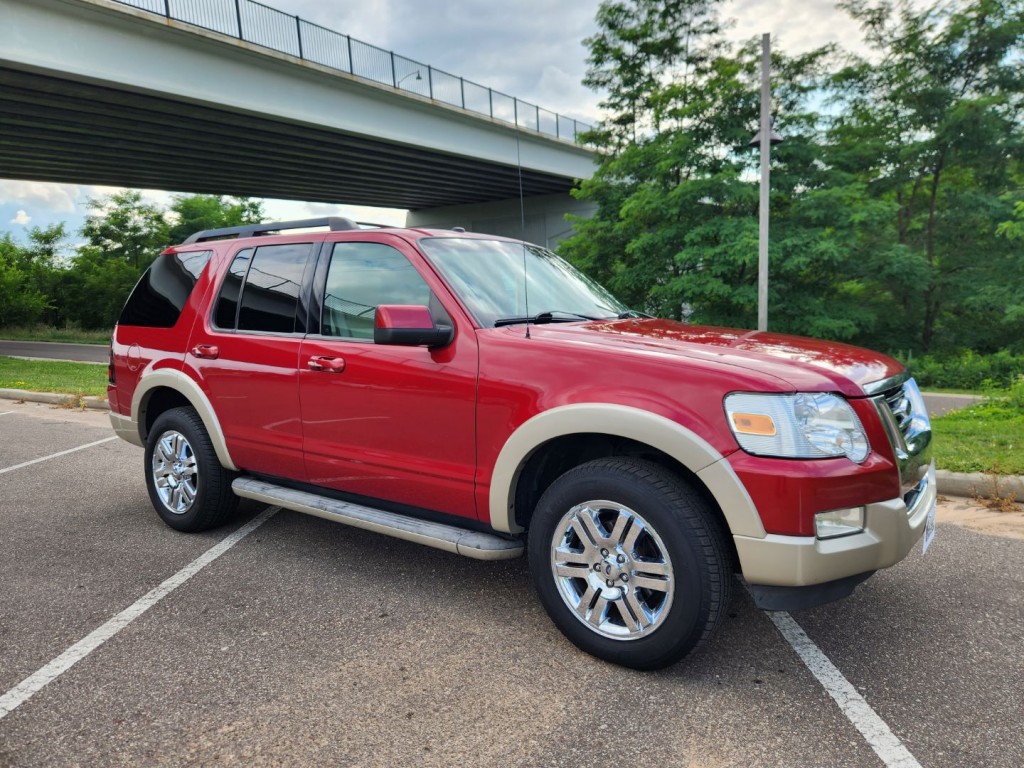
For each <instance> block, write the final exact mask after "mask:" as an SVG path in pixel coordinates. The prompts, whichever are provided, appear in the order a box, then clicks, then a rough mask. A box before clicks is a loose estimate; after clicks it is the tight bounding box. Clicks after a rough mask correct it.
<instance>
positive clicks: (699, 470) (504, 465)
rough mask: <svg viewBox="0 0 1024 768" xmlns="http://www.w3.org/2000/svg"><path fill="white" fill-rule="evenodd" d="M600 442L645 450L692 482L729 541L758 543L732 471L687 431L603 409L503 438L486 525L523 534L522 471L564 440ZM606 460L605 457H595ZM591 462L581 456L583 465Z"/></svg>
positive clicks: (538, 423)
mask: <svg viewBox="0 0 1024 768" xmlns="http://www.w3.org/2000/svg"><path fill="white" fill-rule="evenodd" d="M595 437H604V438H609V439H612V440H618V441H619V444H620V445H621V444H622V443H621V441H629V443H630V444H631V445H632V446H638V447H640V448H648V449H651V451H652V453H653V454H654V455H652V456H651V458H654V459H655V460H659V459H661V460H660V463H662V464H664V465H666V467H667V468H669V469H676V470H678V469H682V470H683V474H685V475H687V476H690V478H691V479H693V478H695V479H696V480H697V482H698V483H699V484H700V486H701V487H702V488H703V490H704V491H706V492H707V495H708V496H709V497H710V499H711V500H712V501H713V502H714V503H715V504H716V505H717V507H718V508H719V509H720V510H721V512H722V515H723V517H724V519H725V522H726V524H727V525H728V528H729V531H730V533H731V534H733V535H743V536H750V537H753V538H764V537H765V535H766V534H765V530H764V527H763V526H762V524H761V518H760V516H759V515H758V513H757V509H756V508H755V507H754V503H753V501H752V500H751V498H750V495H749V494H748V493H747V490H746V488H744V486H743V483H742V482H740V479H739V477H737V475H736V473H735V472H734V471H733V469H732V466H731V465H730V464H729V462H728V461H726V460H725V459H724V457H723V456H722V454H720V453H719V452H718V451H716V450H715V449H714V448H713V447H712V446H711V445H710V444H709V443H708V442H707V441H706V440H704V439H703V438H702V437H700V436H699V435H697V434H696V433H695V432H693V431H692V430H690V429H687V428H686V427H684V426H683V425H681V424H678V423H677V422H674V421H672V420H670V419H667V418H665V417H664V416H660V415H658V414H656V413H651V412H650V411H645V410H642V409H640V408H633V407H630V406H623V405H614V404H608V403H578V404H573V405H566V406H561V407H558V408H552V409H551V410H548V411H544V412H543V413H540V414H537V415H536V416H534V417H533V418H531V419H529V420H528V421H526V422H524V423H523V424H522V425H520V426H519V428H518V429H516V431H515V432H513V433H512V435H511V436H510V437H509V438H508V440H507V441H506V442H505V445H504V446H503V447H502V449H501V452H500V453H499V455H498V459H497V461H496V462H495V466H494V472H493V474H492V476H491V485H490V492H489V498H488V503H489V514H490V524H491V526H492V527H493V528H495V529H496V530H499V531H504V532H506V533H518V532H521V531H522V530H523V529H524V526H523V525H522V524H521V522H520V521H522V520H524V516H523V515H522V514H520V516H519V520H518V521H517V514H516V513H517V502H521V501H522V500H523V499H524V498H527V497H526V496H523V495H522V493H523V489H522V488H521V487H520V481H521V480H522V479H523V478H524V471H527V472H530V471H532V470H533V469H534V468H533V467H531V466H530V462H531V460H532V459H534V458H535V457H537V456H538V455H539V453H540V452H542V451H545V450H547V449H548V448H550V447H551V446H553V445H556V444H559V441H563V442H561V444H563V445H564V444H565V443H564V441H565V440H567V439H584V440H587V439H592V438H595ZM598 455H607V454H598ZM589 458H593V456H586V455H584V456H583V459H582V460H583V461H585V460H587V459H589Z"/></svg>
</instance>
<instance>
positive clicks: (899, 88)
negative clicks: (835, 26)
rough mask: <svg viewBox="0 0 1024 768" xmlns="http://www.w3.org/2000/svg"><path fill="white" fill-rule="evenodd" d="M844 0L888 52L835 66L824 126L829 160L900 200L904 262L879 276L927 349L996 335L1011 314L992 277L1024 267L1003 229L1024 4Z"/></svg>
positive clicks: (1016, 127) (1016, 133) (1017, 135)
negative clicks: (828, 122) (831, 109)
mask: <svg viewBox="0 0 1024 768" xmlns="http://www.w3.org/2000/svg"><path fill="white" fill-rule="evenodd" d="M840 5H841V6H842V7H843V8H845V9H846V10H847V11H849V12H850V13H851V14H852V15H853V17H854V18H855V19H857V20H858V21H859V22H860V23H861V25H862V27H863V29H864V31H865V35H866V39H867V41H868V43H869V44H870V45H871V46H872V47H873V48H874V49H875V50H876V52H877V55H878V56H879V57H880V60H874V61H866V60H854V61H853V62H852V63H851V64H850V65H849V66H847V67H845V68H844V69H843V70H841V71H840V72H838V73H837V75H836V76H835V78H834V80H833V87H834V88H835V92H836V94H837V99H836V103H837V105H838V106H839V107H840V111H839V115H838V117H837V119H836V120H835V121H834V124H833V125H832V127H831V130H830V133H829V138H830V143H831V145H832V147H833V149H834V151H833V152H832V153H831V156H830V158H829V162H830V163H832V164H833V166H834V167H835V168H837V169H838V170H840V171H842V172H844V173H848V174H849V175H851V176H852V177H854V178H856V179H858V180H859V181H860V182H861V183H862V184H864V185H865V187H866V189H867V190H868V194H869V195H870V196H871V198H872V199H875V200H880V201H886V202H888V203H890V204H891V206H892V211H893V219H892V221H891V224H890V226H889V227H888V229H889V230H890V231H891V239H892V242H893V247H891V248H889V249H888V250H889V252H890V253H891V254H892V255H893V256H894V257H896V258H897V259H898V262H899V263H898V264H897V265H896V267H895V268H893V269H890V270H889V272H890V274H889V275H887V276H885V277H882V279H879V280H878V281H877V286H876V287H877V288H878V289H879V291H880V294H879V295H882V296H887V297H889V298H890V299H891V300H892V301H893V303H895V305H896V306H895V308H896V309H898V310H899V312H898V313H893V314H892V315H891V317H893V318H894V321H895V322H898V323H900V324H901V325H902V326H903V330H904V332H906V331H907V330H909V331H910V332H911V333H912V334H913V335H914V336H915V337H916V344H915V345H914V346H916V347H918V348H919V349H921V350H925V351H926V350H929V349H932V348H933V347H936V346H940V347H941V346H945V347H956V346H959V345H964V344H967V345H971V344H985V342H984V339H983V337H984V336H985V335H988V337H989V342H988V344H987V346H991V338H992V335H991V331H992V329H993V328H1000V327H1002V329H1003V330H1009V326H1014V325H1015V323H1014V322H1013V320H1012V318H1011V317H1009V316H1006V315H1001V307H1000V306H998V305H997V306H995V307H993V306H991V305H990V302H991V300H992V299H993V298H994V297H995V295H996V294H998V293H999V291H993V290H992V289H993V288H994V287H995V286H997V285H999V284H1002V285H1005V284H1006V283H1007V282H1009V281H1013V280H1016V281H1019V280H1020V279H1021V278H1024V273H1022V271H1021V270H1022V268H1024V265H1022V264H1021V260H1020V259H1019V258H1014V254H1013V253H1012V249H1010V248H1009V247H1008V241H999V240H998V239H997V238H996V237H995V230H996V225H997V223H998V222H999V221H1003V220H1005V219H1007V218H1009V211H1008V201H1007V199H1006V197H1005V193H1006V192H1007V190H1008V189H1010V188H1012V186H1013V173H1014V171H1013V169H1014V168H1015V167H1019V163H1020V160H1021V157H1022V150H1024V133H1022V124H1021V120H1020V115H1021V112H1022V108H1024V102H1022V96H1024V66H1022V54H1024V49H1022V45H1021V40H1022V39H1024V4H1022V3H1021V0H978V1H976V2H972V3H957V2H947V3H943V4H938V5H935V6H932V7H928V8H924V9H920V8H919V7H918V6H917V5H916V4H914V3H912V2H911V1H910V0H897V1H896V2H890V0H885V1H884V2H879V1H878V0H846V2H843V3H841V4H840ZM908 280H909V281H908ZM1003 306H1005V305H1003ZM1004 321H1005V322H1009V326H1006V325H1005V324H1004ZM973 329H982V330H980V331H979V332H975V333H972V330H973ZM895 331H896V328H890V331H889V332H890V335H891V334H892V333H894V332H895Z"/></svg>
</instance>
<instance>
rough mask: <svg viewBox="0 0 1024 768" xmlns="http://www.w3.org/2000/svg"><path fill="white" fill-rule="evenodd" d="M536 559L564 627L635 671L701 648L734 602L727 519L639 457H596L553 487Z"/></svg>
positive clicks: (541, 516)
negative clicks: (719, 517)
mask: <svg viewBox="0 0 1024 768" xmlns="http://www.w3.org/2000/svg"><path fill="white" fill-rule="evenodd" d="M529 558H530V572H531V575H532V578H533V582H534V586H535V587H536V589H537V592H538V594H539V595H540V599H541V602H542V603H543V605H544V607H545V609H546V610H547V612H548V615H549V616H550V617H551V619H552V620H553V621H554V622H555V624H556V625H557V626H558V627H559V629H561V630H562V632H563V633H564V634H565V635H566V636H567V637H568V638H569V639H570V640H571V641H572V642H573V643H575V644H576V645H577V646H579V647H580V648H582V649H583V650H585V651H587V652H588V653H591V654H593V655H595V656H597V657H599V658H602V659H605V660H607V661H611V662H614V663H616V664H622V665H624V666H628V667H633V668H635V669H659V668H661V667H664V666H667V665H669V664H672V663H673V662H675V661H677V660H678V659H680V658H682V657H683V656H684V655H686V654H687V653H689V652H690V651H691V650H693V649H695V648H696V647H697V646H698V645H700V644H701V643H702V642H703V641H704V640H706V639H707V638H708V637H709V636H710V635H711V633H712V631H713V630H714V628H715V627H716V626H717V625H718V623H719V620H720V618H721V616H722V614H723V612H724V611H725V609H726V606H727V604H728V601H729V596H730V587H731V577H730V574H729V563H730V560H729V558H728V556H727V554H726V547H725V541H724V533H723V531H722V526H721V524H720V522H719V520H717V519H716V518H715V517H714V514H713V511H712V509H711V508H710V507H709V505H708V504H707V502H706V501H705V500H704V499H703V497H701V496H700V495H699V494H698V493H696V492H695V491H694V490H693V489H692V488H690V487H689V486H688V485H686V484H685V483H684V482H683V481H682V480H681V479H680V478H679V477H677V476H676V475H674V474H672V473H670V472H668V471H667V470H665V469H664V468H662V467H660V466H658V465H657V464H654V463H652V462H648V461H644V460H640V459H632V458H610V459H597V460H595V461H591V462H588V463H586V464H583V465H581V466H579V467H576V468H575V469H572V470H570V471H569V472H567V473H565V474H564V475H562V476H561V477H560V478H558V479H557V480H556V481H555V482H554V483H552V485H551V486H550V487H549V488H548V490H547V491H546V492H545V493H544V495H543V496H542V498H541V500H540V502H539V503H538V505H537V509H536V511H535V512H534V516H533V519H532V521H531V525H530V532H529Z"/></svg>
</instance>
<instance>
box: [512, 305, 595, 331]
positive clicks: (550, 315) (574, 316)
mask: <svg viewBox="0 0 1024 768" xmlns="http://www.w3.org/2000/svg"><path fill="white" fill-rule="evenodd" d="M556 313H557V314H558V315H568V317H556V316H555V315H556ZM605 319H607V318H603V317H591V316H590V315H581V314H580V313H579V312H568V311H566V310H564V309H549V310H548V311H547V312H540V313H538V314H536V315H533V316H532V317H531V316H522V317H499V318H498V319H497V320H495V321H494V327H495V328H500V327H501V326H503V325H518V324H520V323H533V324H534V325H544V324H545V323H575V322H576V321H577V320H605Z"/></svg>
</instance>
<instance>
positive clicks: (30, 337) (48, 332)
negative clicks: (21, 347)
mask: <svg viewBox="0 0 1024 768" xmlns="http://www.w3.org/2000/svg"><path fill="white" fill-rule="evenodd" d="M0 339H9V340H11V341H62V342H64V343H65V344H109V343H110V331H83V330H81V329H80V328H55V327H53V326H52V325H30V326H15V325H11V326H7V327H5V328H0Z"/></svg>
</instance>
